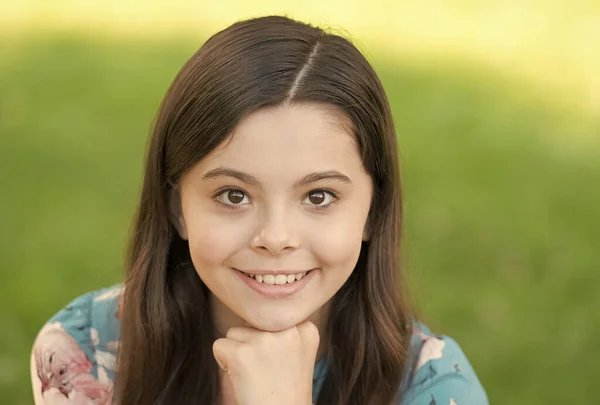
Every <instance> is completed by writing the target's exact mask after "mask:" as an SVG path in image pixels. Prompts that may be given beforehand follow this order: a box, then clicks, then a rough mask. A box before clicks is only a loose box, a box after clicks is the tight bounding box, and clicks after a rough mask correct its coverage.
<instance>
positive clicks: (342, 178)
mask: <svg viewBox="0 0 600 405" xmlns="http://www.w3.org/2000/svg"><path fill="white" fill-rule="evenodd" d="M218 177H232V178H234V179H238V180H239V181H241V182H243V183H246V184H248V185H251V186H256V187H260V185H261V184H260V181H258V179H257V178H256V177H254V176H252V175H251V174H248V173H244V172H240V171H239V170H235V169H230V168H227V167H218V168H216V169H213V170H209V171H208V172H206V173H205V174H204V176H202V180H210V179H214V178H218ZM320 180H334V181H339V182H341V183H345V184H352V180H350V177H348V176H346V175H345V174H342V173H340V172H338V171H337V170H326V171H320V172H314V173H309V174H307V175H306V176H304V177H302V178H301V179H299V180H298V181H296V182H295V183H294V188H298V187H302V186H306V185H308V184H311V183H315V182H317V181H320Z"/></svg>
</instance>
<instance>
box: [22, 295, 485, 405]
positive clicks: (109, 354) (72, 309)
mask: <svg viewBox="0 0 600 405" xmlns="http://www.w3.org/2000/svg"><path fill="white" fill-rule="evenodd" d="M122 292H123V287H122V285H115V286H112V287H109V288H105V289H101V290H97V291H92V292H89V293H87V294H84V295H82V296H80V297H77V298H76V299H74V300H73V301H72V302H71V303H69V304H68V305H67V306H66V307H64V308H63V309H61V310H60V311H59V312H58V313H57V314H56V315H54V316H53V317H52V318H51V319H50V320H49V321H48V322H47V323H46V324H45V325H44V326H43V327H42V329H41V330H40V332H39V333H38V336H37V338H36V340H35V342H34V345H33V349H32V353H31V378H32V387H33V395H34V400H35V402H34V403H35V405H110V404H112V403H113V396H114V395H113V394H114V393H113V384H114V380H115V377H116V358H117V353H118V349H119V336H120V308H121V305H122V297H123V294H122ZM411 351H412V358H411V359H412V360H411V364H413V367H410V370H408V371H407V373H406V375H405V376H404V379H403V381H401V382H399V388H398V396H397V403H398V404H402V405H488V404H489V402H488V399H487V396H486V393H485V390H484V388H483V387H482V385H481V383H480V382H479V380H478V378H477V376H476V374H475V371H474V370H473V368H472V367H471V365H470V363H469V361H468V360H467V358H466V356H465V355H464V353H463V352H462V350H461V349H460V347H459V346H458V344H457V343H456V342H455V341H454V340H453V339H452V338H450V337H447V336H437V335H434V334H433V333H432V332H431V330H429V329H428V328H427V326H425V325H423V324H420V323H419V324H416V328H415V332H414V333H413V336H412V338H411ZM327 372H328V364H327V359H325V358H324V359H322V360H319V361H318V362H317V364H315V370H314V376H313V402H315V403H316V400H317V398H318V396H319V393H320V391H321V388H322V385H323V382H324V380H325V377H326V376H327Z"/></svg>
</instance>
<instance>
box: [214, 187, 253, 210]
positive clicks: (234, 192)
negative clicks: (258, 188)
mask: <svg viewBox="0 0 600 405" xmlns="http://www.w3.org/2000/svg"><path fill="white" fill-rule="evenodd" d="M216 199H217V200H218V201H219V202H220V203H221V204H224V205H227V206H230V207H232V208H237V207H238V206H241V205H248V204H250V198H249V197H248V195H247V194H246V193H244V192H243V191H242V190H238V189H229V190H223V191H222V192H221V193H220V194H219V195H217V196H216Z"/></svg>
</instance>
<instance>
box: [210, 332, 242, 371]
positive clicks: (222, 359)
mask: <svg viewBox="0 0 600 405" xmlns="http://www.w3.org/2000/svg"><path fill="white" fill-rule="evenodd" d="M239 345H240V343H239V342H236V341H235V340H232V339H227V338H219V339H217V340H215V343H213V347H212V349H213V356H215V360H216V361H217V364H218V365H219V367H220V368H221V370H223V371H225V372H226V373H227V374H231V372H230V368H231V359H233V358H234V357H235V352H236V351H237V349H238V347H239Z"/></svg>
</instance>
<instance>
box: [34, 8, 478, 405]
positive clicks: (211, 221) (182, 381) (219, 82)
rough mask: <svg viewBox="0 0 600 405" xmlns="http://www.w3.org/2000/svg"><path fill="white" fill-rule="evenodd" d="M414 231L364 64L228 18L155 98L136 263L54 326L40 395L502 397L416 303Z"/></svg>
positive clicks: (281, 27)
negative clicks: (408, 250)
mask: <svg viewBox="0 0 600 405" xmlns="http://www.w3.org/2000/svg"><path fill="white" fill-rule="evenodd" d="M400 233H401V198H400V181H399V173H398V162H397V149H396V134H395V130H394V124H393V122H392V115H391V112H390V107H389V105H388V101H387V99H386V96H385V93H384V90H383V88H382V86H381V83H380V81H379V80H378V78H377V76H376V74H375V72H374V71H373V69H372V68H371V66H370V65H369V63H368V62H367V61H366V60H365V58H364V57H363V56H362V55H361V54H360V53H359V51H358V50H357V49H356V48H355V47H354V46H353V45H352V44H351V43H350V42H349V41H348V40H346V39H344V38H342V37H340V36H337V35H333V34H329V33H326V32H324V31H323V30H321V29H319V28H315V27H312V26H310V25H307V24H303V23H300V22H297V21H294V20H291V19H288V18H284V17H265V18H256V19H251V20H247V21H242V22H238V23H236V24H233V25H232V26H230V27H229V28H227V29H225V30H224V31H222V32H219V33H217V34H216V35H214V36H213V37H212V38H210V39H209V40H208V41H207V42H206V43H205V44H204V45H203V46H202V48H201V49H200V50H199V51H198V52H197V53H196V54H195V55H194V56H193V57H192V58H191V59H190V60H189V61H188V62H187V63H186V64H185V66H184V67H183V69H182V70H181V71H180V73H179V74H178V75H177V77H176V78H175V81H174V82H173V84H172V86H171V88H170V89H169V91H168V92H167V94H166V96H165V98H164V100H163V103H162V105H161V107H160V110H159V112H158V116H157V118H156V122H155V126H154V131H153V134H152V137H151V139H150V143H149V149H148V154H147V162H146V168H145V175H144V183H143V189H142V195H141V199H140V203H139V207H138V211H137V215H136V217H135V221H134V227H133V232H132V236H131V242H130V247H129V255H128V263H127V276H126V280H125V282H124V283H123V284H122V285H118V286H114V287H111V288H108V289H103V290H99V291H94V292H91V293H88V294H86V295H83V296H81V297H79V298H77V299H75V300H74V301H73V302H72V303H71V304H69V305H68V306H67V307H66V308H64V309H63V310H61V311H60V312H59V313H58V314H57V315H55V316H54V317H53V318H52V319H51V320H50V321H49V322H48V323H47V324H46V325H45V326H44V327H43V328H42V330H41V331H40V333H39V335H38V337H37V339H36V342H35V343H34V347H33V353H32V363H31V369H32V379H33V390H34V395H35V403H36V404H37V405H42V404H47V405H54V404H76V405H81V404H110V403H113V401H114V402H116V403H117V404H121V405H132V404H141V405H147V404H156V405H158V404H178V405H186V404H189V405H191V404H215V405H217V404H218V405H232V404H237V405H282V404H286V405H309V404H319V405H321V404H327V405H346V404H353V405H366V404H369V405H389V404H405V405H425V404H460V405H475V404H477V405H482V404H487V399H486V395H485V392H484V390H483V388H482V386H481V385H480V383H479V381H478V380H477V377H476V376H475V373H474V371H473V369H472V368H471V366H470V365H469V362H468V361H467V359H466V358H465V356H464V355H463V353H462V352H461V350H460V348H459V346H458V345H457V344H456V342H454V341H453V340H452V339H450V338H448V337H445V336H436V335H434V334H432V333H431V331H429V330H428V329H427V327H425V326H424V325H422V324H420V323H419V322H417V320H416V318H415V316H414V315H413V313H412V312H411V310H410V307H409V304H408V300H407V294H406V292H405V291H403V288H404V283H403V282H402V280H401V276H400V272H399V269H400V255H399V251H398V250H399V245H400Z"/></svg>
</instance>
